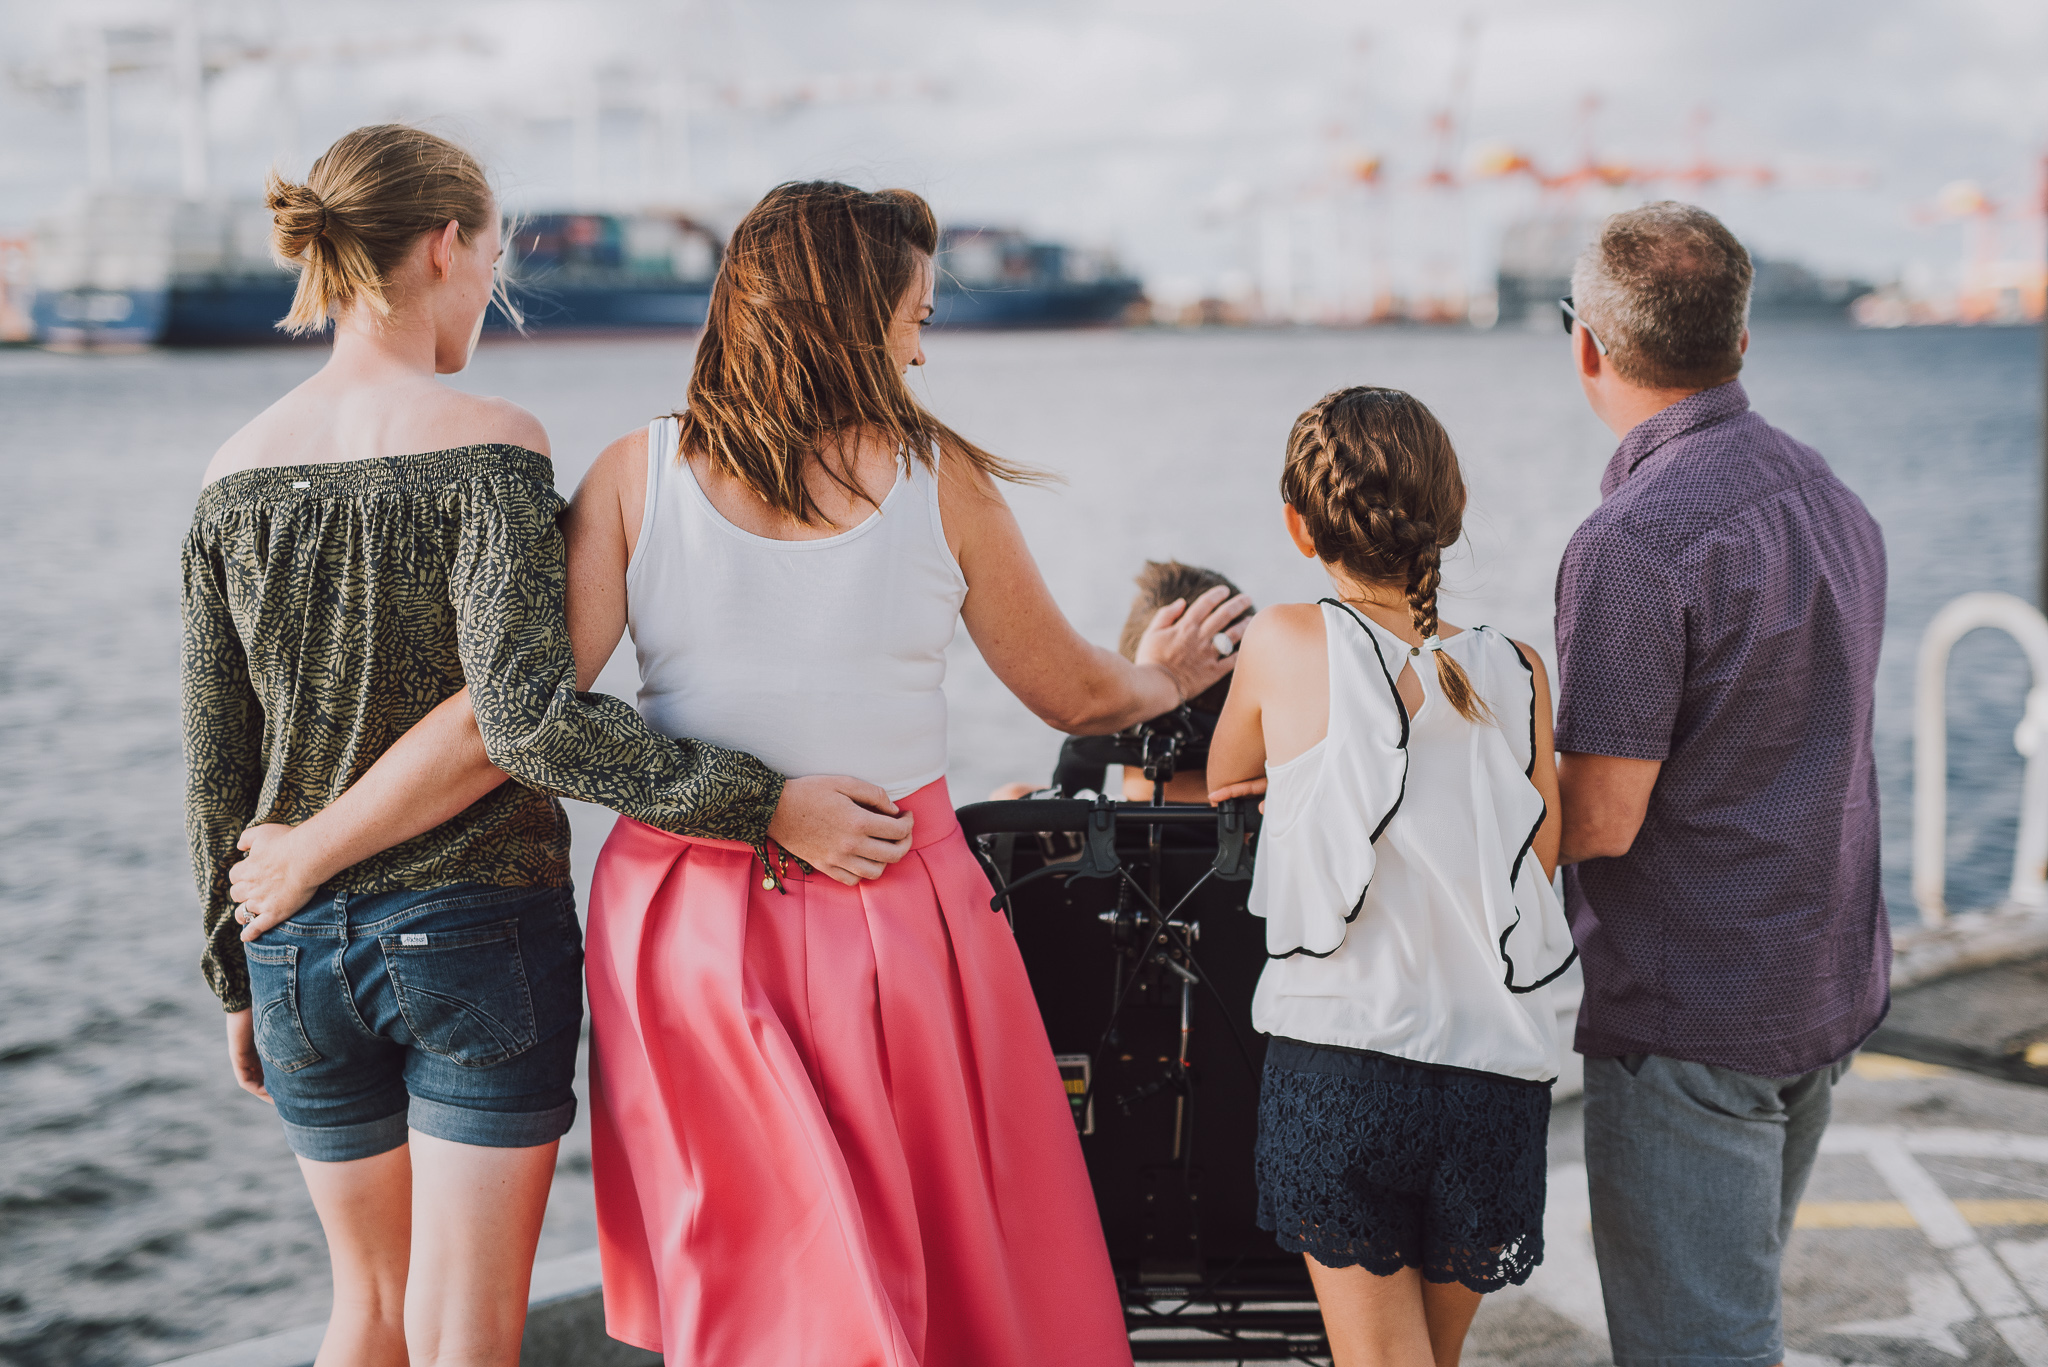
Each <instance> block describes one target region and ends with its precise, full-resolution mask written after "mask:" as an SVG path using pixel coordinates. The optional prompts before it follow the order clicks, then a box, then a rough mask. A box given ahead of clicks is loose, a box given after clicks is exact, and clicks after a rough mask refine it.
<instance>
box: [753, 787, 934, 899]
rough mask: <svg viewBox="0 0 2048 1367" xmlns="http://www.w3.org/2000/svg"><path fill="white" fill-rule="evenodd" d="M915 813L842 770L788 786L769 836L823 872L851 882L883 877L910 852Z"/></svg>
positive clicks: (773, 820)
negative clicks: (890, 866)
mask: <svg viewBox="0 0 2048 1367" xmlns="http://www.w3.org/2000/svg"><path fill="white" fill-rule="evenodd" d="M910 827H911V817H910V813H909V812H903V811H899V810H898V808H897V806H896V804H895V803H893V802H891V801H890V800H889V795H888V794H887V793H886V792H884V791H882V790H881V789H880V788H878V787H876V786H875V785H874V784H872V783H863V782H861V781H860V780H859V779H857V778H845V777H841V776H838V775H831V774H826V775H815V776H813V777H810V778H793V779H790V780H789V781H788V782H786V783H784V784H783V785H782V798H781V800H780V801H778V802H777V803H776V804H775V815H774V816H772V817H770V818H769V819H768V838H769V839H770V840H773V841H774V842H775V843H776V844H778V845H780V846H782V848H783V849H785V850H788V851H789V852H790V853H791V854H793V855H795V856H796V857H797V858H799V859H801V860H803V861H804V862H805V863H806V864H809V865H810V866H811V867H812V868H814V869H816V870H817V871H818V872H819V873H822V874H824V875H825V876H826V877H828V878H831V879H834V880H835V881H837V882H841V883H844V884H846V885H847V886H848V887H851V886H853V885H854V884H855V883H858V882H860V880H861V879H863V878H880V877H881V876H882V874H883V873H884V872H885V871H886V870H887V869H888V867H889V865H891V864H893V863H895V862H896V861H897V860H899V859H901V858H902V857H903V856H904V855H906V854H909V853H910Z"/></svg>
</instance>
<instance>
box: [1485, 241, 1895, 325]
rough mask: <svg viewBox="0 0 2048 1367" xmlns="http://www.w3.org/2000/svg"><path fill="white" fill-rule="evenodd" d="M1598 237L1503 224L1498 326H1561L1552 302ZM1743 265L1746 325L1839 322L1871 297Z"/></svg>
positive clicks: (1800, 272) (1788, 270)
mask: <svg viewBox="0 0 2048 1367" xmlns="http://www.w3.org/2000/svg"><path fill="white" fill-rule="evenodd" d="M1599 231H1600V220H1599V219H1598V218H1594V217H1590V216H1584V215H1578V214H1571V213H1561V214H1539V215H1533V216H1531V217H1528V218H1520V219H1516V220H1515V221H1514V222H1512V223H1510V224H1508V226H1507V229H1506V231H1505V232H1503V233H1502V235H1501V245H1500V272H1499V275H1498V277H1497V278H1496V281H1495V288H1496V292H1497V297H1498V299H1499V300H1500V312H1499V315H1498V316H1499V321H1500V322H1501V323H1504V324H1510V323H1519V324H1526V325H1528V326H1531V327H1537V328H1548V327H1557V326H1561V324H1560V323H1559V321H1558V318H1559V315H1558V310H1557V301H1558V300H1559V299H1561V298H1563V297H1564V296H1565V295H1567V294H1570V293H1571V292H1572V264H1573V263H1574V262H1575V261H1577V260H1578V256H1579V251H1580V249H1581V248H1583V247H1584V246H1585V245H1586V244H1587V243H1588V242H1591V241H1592V240H1593V238H1594V237H1595V235H1597V234H1598V232H1599ZM1750 261H1751V263H1752V265H1753V266H1754V267H1755V270H1756V277H1755V280H1754V281H1753V283H1752V284H1751V286H1750V294H1749V312H1750V316H1751V317H1752V318H1757V319H1766V320H1770V321H1796V320H1800V319H1806V320H1812V321H1825V322H1838V321H1839V322H1847V321H1848V319H1849V309H1850V306H1851V305H1852V304H1854V303H1855V301H1856V300H1858V299H1860V298H1862V297H1863V296H1864V295H1866V294H1869V293H1870V292H1871V290H1872V289H1873V286H1871V285H1870V284H1868V283H1866V282H1864V281H1861V280H1854V279H1849V278H1847V277H1842V276H1822V275H1817V274H1815V273H1814V272H1813V271H1812V270H1809V269H1808V268H1807V267H1805V266H1803V265H1801V264H1800V263H1799V262H1797V261H1788V260H1785V259H1783V258H1780V257H1769V256H1762V255H1759V254H1758V253H1757V252H1755V251H1753V250H1752V251H1751V252H1750Z"/></svg>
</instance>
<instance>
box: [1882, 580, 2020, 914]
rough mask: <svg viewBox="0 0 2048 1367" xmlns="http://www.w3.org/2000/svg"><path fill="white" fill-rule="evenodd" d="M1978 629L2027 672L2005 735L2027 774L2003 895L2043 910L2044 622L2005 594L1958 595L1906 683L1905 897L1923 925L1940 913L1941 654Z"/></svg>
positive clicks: (1944, 717)
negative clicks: (2005, 638)
mask: <svg viewBox="0 0 2048 1367" xmlns="http://www.w3.org/2000/svg"><path fill="white" fill-rule="evenodd" d="M1979 627H1995V628H1997V629H1998V630H2000V631H2003V632H2005V633H2006V634H2007V635H2009V636H2011V637H2012V638H2013V639H2014V640H2015V641H2018V642H2019V644H2020V649H2022V650H2024V651H2025V652H2026V655H2027V663H2028V665H2029V666H2030V667H2031V668H2032V671H2033V681H2032V686H2031V687H2030V688H2029V689H2028V691H2027V710H2026V715H2025V716H2023V717H2022V718H2021V719H2020V724H2019V725H2018V727H2016V728H2015V729H2014V731H2013V737H2012V740H2013V746H2014V747H2015V748H2016V749H2017V750H2018V751H2019V752H2020V753H2021V754H2022V755H2025V756H2026V757H2027V776H2026V787H2025V789H2024V791H2023V793H2022V796H2021V799H2020V826H2019V840H2018V842H2017V843H2016V845H2015V846H2014V849H2013V857H2012V886H2011V888H2010V889H2009V890H2008V892H2007V894H2006V896H2007V900H2008V901H2009V902H2011V903H2012V904H2013V905H2015V906H2021V907H2036V908H2038V907H2043V906H2048V744H2044V742H2048V617H2043V616H2042V615H2041V613H2040V612H2039V611H2038V610H2037V609H2036V608H2035V607H2034V606H2033V604H2031V603H2028V602H2026V601H2025V600H2024V599H2020V598H2015V597H2013V595H2011V594H2009V593H1966V594H1964V595H1963V596H1962V597H1960V598H1958V599H1956V600H1955V601H1954V602H1952V603H1950V604H1949V605H1948V606H1947V607H1944V608H1943V609H1942V610H1941V611H1940V612H1937V613H1935V614H1934V620H1933V621H1931V622H1929V623H1928V624H1927V634H1926V635H1924V636H1922V637H1921V638H1920V658H1919V664H1918V669H1917V673H1916V677H1915V680H1914V686H1913V900H1914V901H1915V902H1917V903H1918V904H1919V906H1920V919H1921V920H1922V921H1924V922H1925V923H1927V924H1928V925H1938V924H1940V923H1941V922H1942V921H1943V920H1945V919H1947V916H1948V896H1947V882H1948V707H1947V699H1946V697H1945V692H1946V687H1947V682H1948V657H1949V652H1950V651H1952V650H1954V649H1955V644H1956V642H1957V641H1959V640H1961V639H1962V638H1963V637H1964V636H1966V635H1968V634H1969V633H1970V632H1972V631H1975V630H1977V629H1978V628H1979Z"/></svg>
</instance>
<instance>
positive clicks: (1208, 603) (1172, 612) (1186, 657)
mask: <svg viewBox="0 0 2048 1367" xmlns="http://www.w3.org/2000/svg"><path fill="white" fill-rule="evenodd" d="M1251 606H1252V600H1251V599H1250V598H1247V597H1246V596H1245V595H1244V594H1241V593H1240V594H1238V595H1237V596H1236V597H1232V596H1231V593H1230V590H1229V589H1227V588H1225V587H1224V586H1223V585H1221V584H1218V585H1217V586H1216V587H1214V588H1212V589H1210V590H1209V591H1208V592H1207V593H1204V594H1203V595H1202V596H1201V597H1200V598H1197V599H1196V600H1195V601H1194V603H1193V605H1192V606H1191V605H1189V604H1188V603H1187V602H1186V601H1185V600H1184V599H1177V600H1175V601H1174V602H1171V603H1168V604H1167V605H1166V606H1165V607H1163V608H1161V609H1159V611H1157V612H1155V613H1153V614H1152V623H1151V625H1150V626H1148V627H1146V628H1145V634H1144V635H1143V636H1141V637H1139V638H1138V652H1137V658H1138V663H1139V664H1141V665H1157V666H1158V667H1159V668H1161V669H1164V670H1165V671H1166V672H1167V673H1168V674H1170V675H1171V676H1172V677H1173V682H1174V686H1175V687H1177V688H1178V689H1180V694H1181V698H1182V700H1183V701H1185V700H1186V699H1188V698H1192V697H1194V696H1195V695H1197V694H1199V693H1201V692H1202V691H1203V690H1205V689H1207V688H1208V687H1209V686H1210V685H1211V684H1214V683H1216V682H1218V681H1219V680H1221V679H1222V678H1223V676H1224V675H1226V674H1228V673H1230V671H1231V670H1232V669H1234V668H1236V667H1237V654H1236V649H1237V643H1238V642H1239V641H1241V640H1243V639H1244V629H1245V627H1246V626H1248V625H1250V621H1251V619H1250V618H1248V617H1245V614H1246V613H1247V612H1249V611H1251ZM1241 618H1242V619H1243V620H1239V619H1241ZM1233 623H1235V625H1232V624H1233ZM1219 636H1223V637H1228V638H1229V640H1230V645H1231V653H1230V654H1227V655H1226V654H1224V653H1223V652H1222V651H1220V650H1218V649H1217V648H1216V638H1217V637H1219Z"/></svg>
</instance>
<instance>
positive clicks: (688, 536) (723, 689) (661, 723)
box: [626, 417, 967, 798]
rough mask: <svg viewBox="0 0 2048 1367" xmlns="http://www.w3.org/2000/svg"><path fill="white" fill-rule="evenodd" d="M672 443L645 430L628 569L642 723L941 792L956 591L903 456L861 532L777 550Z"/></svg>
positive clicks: (928, 503)
mask: <svg viewBox="0 0 2048 1367" xmlns="http://www.w3.org/2000/svg"><path fill="white" fill-rule="evenodd" d="M678 441H679V433H678V431H677V426H676V420H675V419H674V418H672V417H670V418H658V419H656V420H655V421H654V422H653V423H651V424H649V425H648V428H647V510H646V512H645V513H644V514H643V515H642V518H641V523H640V539H639V541H638V543H637V544H636V545H635V546H634V548H633V558H632V560H631V561H630V562H629V563H628V564H627V566H626V623H627V626H628V627H629V628H630V629H631V631H632V633H633V649H634V651H635V653H637V654H638V655H639V657H640V697H639V704H640V715H641V716H643V717H645V718H646V719H647V724H648V725H649V726H651V727H653V728H654V729H655V730H657V731H659V732H661V733H662V734H663V735H668V736H694V737H696V738H697V739H699V740H707V741H711V742H712V743H714V744H717V745H724V746H729V747H731V748H733V749H735V750H745V751H747V752H748V753H750V754H753V755H757V756H759V757H760V759H761V760H762V761H763V762H765V763H767V764H769V765H771V766H773V767H774V768H776V769H779V770H781V771H782V772H783V773H785V774H787V775H789V776H790V777H792V778H800V777H803V776H806V775H810V774H850V775H852V776H853V777H855V778H861V779H866V780H867V781H868V782H870V783H874V784H878V785H880V786H881V787H883V788H885V789H887V790H888V793H889V796H890V797H892V798H899V797H903V796H905V795H907V794H910V793H914V792H916V791H917V790H918V789H919V788H922V787H924V785H925V784H927V783H930V782H932V781H933V780H935V779H939V778H943V777H944V776H945V773H946V695H945V693H944V692H943V691H942V690H941V685H942V684H944V683H945V680H946V647H947V646H948V645H949V644H951V642H952V640H953V632H954V630H955V628H956V627H957V625H958V623H959V621H960V605H961V603H962V602H964V601H965V600H966V598H967V579H966V577H965V576H964V575H962V574H961V573H960V565H959V562H958V561H956V560H955V559H954V558H953V552H952V550H951V549H950V548H949V547H948V546H947V545H946V533H945V527H944V525H943V524H942V523H941V522H940V520H939V486H938V480H937V478H936V476H935V474H934V473H933V471H932V470H930V469H928V468H927V467H926V466H925V464H924V463H923V462H922V461H916V460H910V459H904V460H903V461H902V462H901V464H900V465H899V467H898V471H897V476H896V485H895V487H894V488H893V489H891V490H890V491H889V495H888V497H886V498H884V499H883V500H882V506H881V507H880V508H879V509H877V510H876V511H875V512H874V513H872V514H870V515H869V516H868V518H867V520H866V521H864V522H862V523H861V524H860V525H859V526H856V527H852V528H850V529H848V530H846V531H844V532H841V533H839V534H838V535H836V536H828V537H824V538H822V539H820V540H816V541H777V540H775V539H774V538H772V537H765V536H755V535H754V534H753V533H752V532H747V531H742V530H741V529H740V528H738V527H735V526H734V525H733V524H732V523H730V522H728V521H726V519H725V517H724V516H723V515H722V514H721V513H720V512H719V511H718V509H717V508H716V507H714V506H713V505H712V502H711V500H710V499H709V498H708V497H706V495H705V493H704V490H703V489H702V488H701V487H699V485H698V483H697V477H696V475H695V474H694V473H693V472H692V471H691V469H690V467H689V465H688V463H687V462H684V461H681V460H678V459H677V458H676V453H677V447H678Z"/></svg>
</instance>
